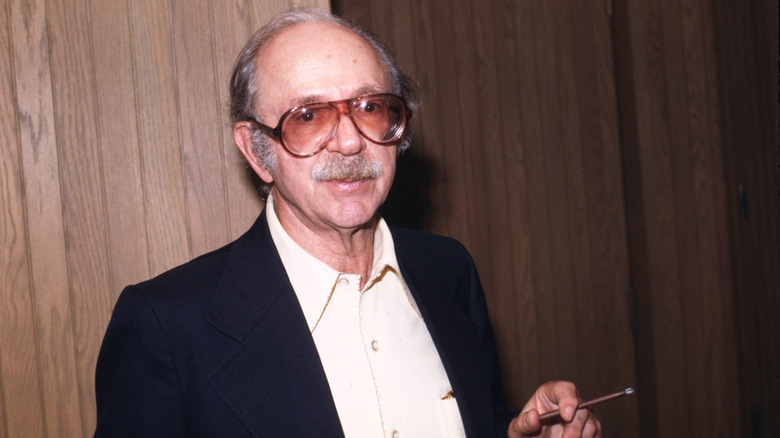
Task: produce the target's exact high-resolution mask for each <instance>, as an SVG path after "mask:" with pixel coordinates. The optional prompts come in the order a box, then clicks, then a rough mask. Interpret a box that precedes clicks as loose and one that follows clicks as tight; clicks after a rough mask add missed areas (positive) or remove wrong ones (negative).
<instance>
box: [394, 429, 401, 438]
mask: <svg viewBox="0 0 780 438" xmlns="http://www.w3.org/2000/svg"><path fill="white" fill-rule="evenodd" d="M400 437H401V433H400V432H398V431H397V430H394V431H393V438H400Z"/></svg>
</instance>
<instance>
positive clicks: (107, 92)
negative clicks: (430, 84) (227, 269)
mask: <svg viewBox="0 0 780 438" xmlns="http://www.w3.org/2000/svg"><path fill="white" fill-rule="evenodd" d="M301 4H304V5H311V6H319V7H323V8H329V4H328V2H327V1H324V0H308V1H300V0H263V1H249V0H230V1H214V0H186V1H184V0H172V1H136V0H120V1H111V2H108V1H100V0H92V1H77V0H6V1H3V2H2V3H1V4H0V172H2V173H0V181H1V182H0V184H1V185H0V436H2V437H43V436H61V437H77V436H89V435H91V433H92V429H93V428H94V423H95V407H94V391H93V380H94V377H93V376H94V365H95V360H96V357H97V352H98V349H99V347H100V341H101V339H102V336H103V332H104V330H105V327H106V324H107V323H108V318H109V316H110V313H111V309H112V308H113V305H114V302H115V301H116V297H117V296H118V294H119V292H120V290H121V288H122V287H123V286H124V285H126V284H129V283H133V282H137V281H140V280H143V279H146V278H148V277H150V276H152V275H155V274H157V273H160V272H162V271H164V270H166V269H168V268H171V267H173V266H175V265H177V264H179V263H182V262H184V261H186V260H188V259H190V258H192V257H193V256H196V255H199V254H201V253H203V252H206V251H208V250H211V249H214V248H216V247H218V246H220V245H222V244H224V243H226V242H227V241H229V240H230V239H232V238H234V237H237V236H238V235H239V234H240V233H241V232H242V231H243V230H245V229H246V228H247V227H248V226H249V224H250V223H251V221H253V220H254V218H255V217H256V215H257V212H258V211H259V210H260V208H261V202H260V200H259V199H258V197H257V196H256V194H255V191H254V189H253V183H252V182H251V179H250V178H248V177H247V176H246V172H247V171H246V166H244V164H243V159H242V158H241V156H240V154H239V153H238V152H237V151H236V150H235V147H234V146H233V144H232V138H231V136H230V130H229V127H228V126H227V118H226V117H224V116H223V115H224V114H225V111H224V109H225V104H226V100H227V99H226V94H227V80H228V74H229V70H230V68H231V66H232V62H233V59H234V58H235V56H236V54H237V52H238V50H239V48H240V47H241V45H242V44H243V43H244V42H245V41H246V39H247V38H248V37H249V35H251V33H252V32H253V31H254V30H255V29H256V28H257V27H259V26H260V25H261V24H262V23H264V22H265V21H266V20H267V19H268V18H270V16H271V15H272V14H273V13H274V12H275V11H278V10H281V9H285V8H288V7H290V6H298V5H301Z"/></svg>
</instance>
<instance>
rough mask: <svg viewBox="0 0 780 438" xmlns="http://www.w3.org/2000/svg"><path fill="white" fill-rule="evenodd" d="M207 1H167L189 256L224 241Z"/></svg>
mask: <svg viewBox="0 0 780 438" xmlns="http://www.w3.org/2000/svg"><path fill="white" fill-rule="evenodd" d="M210 13H211V8H210V7H209V0H197V1H189V0H188V1H184V0H181V1H172V2H171V19H172V24H173V28H172V32H173V54H174V62H175V63H176V87H177V96H178V109H179V115H180V118H179V121H180V132H179V135H180V141H181V148H182V165H183V170H184V182H185V188H186V205H187V214H188V219H189V223H188V228H189V232H190V243H191V245H192V255H194V256H196V255H200V254H203V253H205V252H207V251H208V250H212V249H214V248H217V247H218V246H220V243H224V242H226V241H227V237H228V226H227V203H226V202H225V192H226V189H225V174H224V172H223V169H222V167H221V166H214V163H222V162H224V159H223V156H222V152H223V148H221V147H220V142H221V138H222V137H221V136H220V135H219V131H220V130H221V129H222V126H223V124H222V123H220V121H221V120H222V119H221V117H220V116H219V115H218V113H217V109H218V106H217V105H214V102H215V101H216V100H217V96H218V93H217V90H216V87H217V84H216V80H217V78H216V74H215V73H216V72H215V68H214V67H215V65H214V64H215V62H214V56H213V50H212V49H213V42H212V35H213V31H212V23H211V17H210Z"/></svg>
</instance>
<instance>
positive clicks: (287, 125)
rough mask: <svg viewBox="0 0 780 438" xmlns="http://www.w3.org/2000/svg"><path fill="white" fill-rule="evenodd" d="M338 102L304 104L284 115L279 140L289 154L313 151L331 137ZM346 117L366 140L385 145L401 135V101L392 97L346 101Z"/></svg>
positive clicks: (404, 120) (402, 117)
mask: <svg viewBox="0 0 780 438" xmlns="http://www.w3.org/2000/svg"><path fill="white" fill-rule="evenodd" d="M337 105H338V103H332V102H329V103H318V104H312V105H305V106H302V107H300V108H297V109H295V110H294V111H292V112H290V113H288V114H287V116H286V117H285V119H284V121H283V123H282V130H281V131H282V132H281V134H282V141H283V142H284V145H285V147H286V148H287V149H288V150H289V151H290V152H292V153H294V154H298V155H308V154H311V153H314V152H317V151H318V150H319V149H320V148H321V147H322V146H324V145H325V143H327V142H328V141H329V140H330V139H331V138H332V137H333V135H334V134H335V132H336V128H337V126H338V123H339V118H340V116H341V114H342V110H340V109H339V108H338V107H337ZM349 105H350V108H349V114H350V118H351V119H352V121H353V122H354V123H355V126H356V127H357V128H358V130H359V131H360V132H361V134H363V136H365V137H366V138H368V139H369V140H371V141H373V142H375V143H379V144H389V143H392V142H394V141H396V140H398V139H399V138H400V137H401V135H402V134H403V130H404V127H405V123H406V119H405V117H406V114H405V107H404V103H403V101H402V100H401V99H400V98H398V97H396V96H394V95H379V96H366V97H361V98H357V99H354V100H352V101H349Z"/></svg>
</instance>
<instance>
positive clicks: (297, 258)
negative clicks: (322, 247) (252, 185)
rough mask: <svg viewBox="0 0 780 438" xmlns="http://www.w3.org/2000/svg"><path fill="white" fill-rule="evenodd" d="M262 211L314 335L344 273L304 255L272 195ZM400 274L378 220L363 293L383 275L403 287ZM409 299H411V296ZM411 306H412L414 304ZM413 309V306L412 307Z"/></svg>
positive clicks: (390, 241) (392, 248)
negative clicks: (275, 206) (280, 215)
mask: <svg viewBox="0 0 780 438" xmlns="http://www.w3.org/2000/svg"><path fill="white" fill-rule="evenodd" d="M265 211H266V217H267V219H268V228H269V230H270V232H271V238H272V239H273V241H274V245H275V246H276V250H277V251H278V252H279V257H280V258H281V259H282V264H284V268H285V270H286V271H287V277H288V278H289V280H290V283H291V284H292V287H293V289H294V290H295V294H296V295H297V296H298V301H299V302H300V304H301V308H302V309H303V314H304V316H305V317H306V323H307V324H308V325H309V330H311V331H313V330H314V328H315V327H316V325H317V322H318V321H319V319H320V317H321V316H322V314H323V313H324V312H325V308H326V306H327V304H328V300H329V299H330V296H331V293H332V292H333V289H334V288H335V286H336V281H337V280H338V278H339V276H340V275H341V274H344V273H342V272H339V271H337V270H335V269H333V268H331V267H330V266H328V265H327V264H325V263H324V262H322V261H321V260H319V259H318V258H316V257H314V256H313V255H311V254H309V253H308V252H306V250H304V249H303V248H301V246H300V245H298V244H297V243H296V242H295V241H294V240H293V239H292V237H290V235H289V234H287V231H285V229H284V227H282V224H281V223H280V222H279V218H278V217H277V216H276V210H275V209H274V198H273V195H270V194H269V195H268V200H267V201H266V205H265ZM400 272H401V271H400V269H399V268H398V260H397V259H396V256H395V245H394V243H393V236H392V234H391V233H390V228H389V227H388V226H387V223H385V221H384V219H382V218H381V217H380V218H379V220H378V221H377V226H376V228H375V229H374V263H373V266H372V268H371V277H370V278H369V280H368V282H366V286H365V287H364V289H363V290H364V291H365V290H368V289H370V288H371V287H373V286H374V285H375V284H376V283H377V282H378V281H379V280H381V279H382V278H383V277H384V276H385V275H391V274H392V275H395V276H397V277H398V279H399V280H400V281H401V282H402V283H403V279H402V278H401V274H400ZM404 289H405V290H406V293H407V294H408V293H409V292H408V289H407V288H406V287H405V286H404ZM409 298H410V299H411V296H410V297H409ZM411 302H412V303H413V301H411ZM412 307H416V306H414V304H412Z"/></svg>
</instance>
